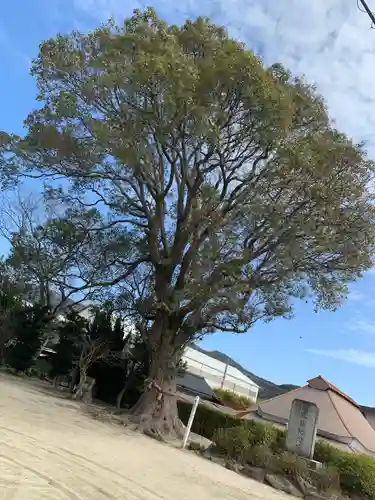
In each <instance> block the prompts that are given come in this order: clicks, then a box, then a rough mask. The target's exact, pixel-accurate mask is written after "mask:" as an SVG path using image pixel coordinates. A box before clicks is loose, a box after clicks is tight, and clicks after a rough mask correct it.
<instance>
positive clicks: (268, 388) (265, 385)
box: [193, 345, 298, 400]
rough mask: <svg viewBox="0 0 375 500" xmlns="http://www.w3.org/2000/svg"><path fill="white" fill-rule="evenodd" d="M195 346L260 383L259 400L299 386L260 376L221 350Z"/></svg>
mask: <svg viewBox="0 0 375 500" xmlns="http://www.w3.org/2000/svg"><path fill="white" fill-rule="evenodd" d="M193 347H194V349H196V350H197V351H199V352H202V353H203V354H206V355H207V356H210V357H211V358H213V359H217V360H218V361H221V362H222V363H228V364H229V365H230V366H233V368H237V370H239V371H240V372H241V373H243V374H244V375H245V376H246V377H249V378H250V379H251V380H252V381H253V382H255V383H256V384H257V385H259V388H260V389H259V396H258V400H262V399H270V398H274V397H275V396H279V395H280V394H284V393H285V392H289V391H291V390H293V389H297V388H298V385H293V384H280V385H277V384H274V383H273V382H270V381H269V380H266V379H264V378H262V377H258V375H255V373H252V372H250V371H249V370H246V368H244V367H243V366H242V365H240V364H239V363H237V362H236V361H234V359H232V358H230V357H229V356H227V355H226V354H224V353H222V352H220V351H207V350H205V349H202V347H199V346H197V345H194V346H193Z"/></svg>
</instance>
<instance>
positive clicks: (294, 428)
mask: <svg viewBox="0 0 375 500" xmlns="http://www.w3.org/2000/svg"><path fill="white" fill-rule="evenodd" d="M318 417H319V408H318V407H317V406H316V404H314V403H311V402H310V401H303V400H302V399H295V400H294V401H293V402H292V408H291V410H290V416H289V422H288V434H287V437H286V448H287V450H288V451H291V452H293V453H297V455H300V456H301V457H305V458H308V459H310V460H311V459H312V458H313V455H314V447H315V439H316V430H317V426H318Z"/></svg>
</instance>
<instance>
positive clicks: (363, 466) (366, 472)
mask: <svg viewBox="0 0 375 500" xmlns="http://www.w3.org/2000/svg"><path fill="white" fill-rule="evenodd" d="M314 458H315V459H316V460H321V461H322V462H323V463H325V464H327V465H329V466H332V467H334V468H335V469H336V470H337V471H338V473H339V476H340V485H341V488H342V490H343V491H345V492H347V493H349V494H357V495H360V496H364V497H368V498H371V499H375V459H373V458H371V457H368V456H366V455H360V454H357V453H348V452H344V451H341V450H338V449H336V448H334V447H333V446H331V445H329V444H328V443H324V442H322V441H318V442H317V443H316V448H315V455H314Z"/></svg>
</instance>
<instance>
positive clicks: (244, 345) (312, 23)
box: [0, 0, 375, 406]
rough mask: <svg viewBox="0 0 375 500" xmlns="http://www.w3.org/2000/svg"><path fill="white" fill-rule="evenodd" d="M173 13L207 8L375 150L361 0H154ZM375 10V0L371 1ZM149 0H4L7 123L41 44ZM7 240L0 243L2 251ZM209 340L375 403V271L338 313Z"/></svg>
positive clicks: (1, 97)
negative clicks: (297, 78) (318, 96)
mask: <svg viewBox="0 0 375 500" xmlns="http://www.w3.org/2000/svg"><path fill="white" fill-rule="evenodd" d="M147 4H149V5H152V6H153V7H155V8H156V9H157V10H158V12H159V14H160V15H161V16H162V17H164V18H166V19H167V20H168V21H173V22H181V21H182V20H183V19H185V18H186V17H195V16H196V15H209V16H210V17H211V18H213V20H214V21H215V22H217V23H220V24H222V25H225V26H226V27H227V28H228V30H229V32H230V34H231V35H232V36H235V37H237V38H238V39H241V40H243V41H245V42H246V43H247V44H248V46H249V47H250V48H252V49H253V50H255V51H256V52H257V53H258V54H260V55H262V57H263V58H264V59H265V61H266V62H267V63H271V62H274V61H281V62H283V63H284V64H286V65H287V66H289V68H290V69H292V70H293V71H294V72H296V73H304V74H305V75H306V76H307V78H308V80H310V81H311V82H314V83H316V85H317V87H318V89H319V90H320V91H321V93H322V94H323V95H324V96H325V98H326V100H327V103H328V107H329V111H330V113H331V116H332V117H333V118H334V119H335V121H336V122H337V125H338V126H339V127H340V128H341V129H342V130H343V131H345V132H346V133H348V134H350V135H351V136H353V137H354V138H355V139H361V140H365V141H366V144H367V147H368V149H369V152H370V155H371V156H372V157H373V158H375V139H374V131H375V93H374V91H373V77H374V69H373V68H374V65H375V31H373V30H370V23H369V20H368V18H367V17H366V16H365V15H364V14H362V13H360V12H359V11H358V10H357V7H356V0H314V1H311V0H278V1H275V0H199V1H196V0H191V1H189V0H180V2H175V1H172V0H157V1H154V2H153V3H151V2H147ZM369 4H370V6H371V7H373V9H374V10H375V0H369ZM371 4H373V5H371ZM145 5H146V4H144V3H143V2H132V1H128V2H124V1H120V0H64V1H63V0H48V1H47V0H34V1H33V2H30V1H26V0H12V1H9V0H4V2H3V5H2V15H1V19H0V65H1V66H0V67H1V78H0V130H7V131H13V132H18V133H20V132H22V122H23V119H24V118H25V117H26V115H27V113H28V112H29V111H30V110H31V109H32V107H33V106H34V103H35V100H34V96H35V85H34V82H33V80H32V78H31V77H30V76H29V68H30V63H31V60H32V58H33V57H35V56H36V55H37V53H38V46H39V43H40V42H41V41H42V40H43V39H46V38H49V37H51V36H54V35H55V34H56V33H58V32H67V31H71V30H72V29H80V30H87V29H90V28H93V27H95V26H97V25H98V24H99V23H100V22H101V21H105V20H106V19H107V18H108V17H109V16H110V15H113V16H114V17H115V18H117V19H121V18H123V17H124V16H127V15H129V14H130V13H131V11H132V10H133V9H134V8H136V7H144V6H145ZM2 248H5V247H4V246H3V247H1V246H0V250H1V249H2ZM203 345H204V346H205V347H207V348H210V349H218V350H221V351H223V352H226V353H227V354H229V355H230V356H232V357H233V358H235V359H236V360H237V361H239V362H241V363H242V364H243V365H244V366H246V367H247V368H248V369H250V370H251V371H253V372H255V373H256V374H258V375H260V376H263V377H265V378H268V379H270V380H273V381H275V382H277V383H287V382H288V383H295V384H303V383H304V382H305V381H306V380H307V379H309V378H312V377H314V376H315V375H318V374H322V375H324V376H325V377H326V378H328V379H330V380H331V381H332V382H334V383H335V384H336V385H338V386H339V387H340V388H341V389H342V390H344V391H346V392H348V393H349V394H350V395H351V396H352V397H353V398H355V399H356V400H357V401H358V402H359V403H362V404H367V405H374V406H375V393H374V391H373V379H374V376H375V272H370V273H368V274H367V276H365V278H364V279H362V280H361V281H360V282H358V283H356V284H355V285H354V286H353V287H352V290H351V293H350V296H349V299H348V301H347V303H346V304H345V305H344V306H343V307H342V308H341V309H340V310H339V311H337V312H335V313H327V312H319V313H314V312H313V311H312V306H311V305H308V304H304V303H303V304H298V306H297V308H296V314H295V318H294V319H292V320H290V321H285V320H278V321H274V322H273V323H269V324H266V325H262V324H259V325H256V326H255V327H254V328H253V330H252V331H250V332H249V333H248V334H247V335H242V336H231V335H229V334H225V335H224V334H217V335H213V336H211V337H209V338H207V339H206V340H205V341H204V343H203Z"/></svg>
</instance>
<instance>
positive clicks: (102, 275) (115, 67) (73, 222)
mask: <svg viewBox="0 0 375 500" xmlns="http://www.w3.org/2000/svg"><path fill="white" fill-rule="evenodd" d="M32 74H33V75H34V77H35V78H36V82H37V85H38V100H39V101H40V103H41V106H40V107H38V109H36V110H34V111H32V112H31V113H30V114H29V116H28V117H27V119H26V122H25V123H26V126H27V133H26V135H25V136H24V137H18V136H15V135H11V134H8V133H3V134H1V138H2V140H1V144H2V151H3V154H2V157H1V160H0V163H1V167H2V173H3V176H5V177H6V178H7V179H11V178H17V176H20V175H21V176H22V175H27V176H33V177H39V178H41V179H44V180H45V181H46V182H47V183H49V187H48V190H47V191H46V195H47V197H48V198H49V199H53V200H54V201H56V200H58V201H59V203H61V206H65V207H66V214H65V216H64V217H62V218H61V224H62V227H63V229H64V231H67V228H68V230H69V234H70V235H71V236H72V238H73V239H75V240H79V241H81V242H84V245H81V246H80V249H79V252H76V253H75V254H74V259H73V260H68V263H69V265H68V266H67V268H66V273H67V274H68V275H69V280H66V281H65V282H64V283H63V284H64V286H65V287H67V288H68V289H69V290H70V292H73V291H76V292H77V291H82V290H90V293H92V294H93V295H95V294H98V293H99V294H100V293H102V294H104V295H106V294H107V295H110V296H111V297H115V298H116V300H118V303H122V304H126V305H127V306H128V305H129V304H130V303H131V304H132V311H133V314H134V319H135V321H136V322H137V324H138V325H141V326H142V334H143V336H144V338H145V341H146V344H147V347H148V351H149V358H150V378H151V379H152V381H153V382H154V384H153V385H152V384H151V385H150V386H149V391H146V394H145V395H144V398H141V401H140V402H139V404H138V405H137V408H135V410H134V412H135V413H134V415H136V416H138V417H139V420H140V421H141V422H142V423H143V424H145V425H146V426H147V425H151V426H156V427H157V428H158V430H162V431H163V430H168V429H170V428H171V426H173V425H174V424H172V422H174V421H175V415H176V412H175V410H174V409H175V406H176V405H175V401H174V402H173V401H172V400H173V397H172V398H170V397H168V396H170V395H173V393H174V391H175V384H174V374H175V371H176V366H177V364H178V359H179V356H180V353H181V349H182V347H183V346H184V345H185V344H186V343H187V342H189V341H191V340H192V339H195V338H196V337H197V336H201V335H204V334H205V333H208V332H212V331H216V330H221V331H228V332H245V331H246V330H248V329H249V328H250V327H251V326H252V325H253V324H254V322H255V321H257V320H260V319H262V320H270V319H272V318H274V317H277V316H284V317H289V316H290V314H291V312H292V305H293V299H294V298H306V299H308V298H310V297H311V298H313V299H314V302H315V306H316V307H322V308H325V309H331V310H334V309H335V308H336V307H337V306H339V305H340V304H341V303H342V301H343V300H344V298H345V296H346V293H347V286H348V284H349V283H350V282H351V281H352V280H355V279H357V278H358V277H360V276H361V275H362V273H363V272H364V271H366V270H367V269H369V268H370V267H371V264H372V262H371V256H372V254H373V250H374V226H373V216H374V207H373V203H372V197H371V193H370V192H369V185H370V183H371V182H372V181H373V171H374V170H373V167H374V166H373V163H372V162H371V161H370V160H369V159H368V158H367V155H366V152H365V151H364V149H363V147H362V145H358V144H355V143H353V142H352V141H351V140H350V139H349V138H348V137H347V136H345V135H344V134H343V133H341V132H339V131H338V130H336V128H335V127H334V124H333V123H332V121H331V120H330V119H329V116H328V114H327V110H326V106H325V103H324V100H323V98H322V97H321V96H320V95H319V94H318V93H317V92H316V90H315V89H314V87H312V86H311V85H308V84H307V83H306V82H305V80H304V79H303V78H301V77H293V76H292V75H291V73H290V72H289V71H288V70H287V69H285V68H283V67H282V66H281V65H280V64H275V65H273V66H271V67H266V66H265V65H264V63H263V62H262V61H261V60H260V59H259V58H258V57H257V56H255V55H254V53H253V52H252V51H251V50H249V49H248V48H246V47H245V46H244V44H242V43H239V42H238V41H235V40H233V39H231V38H230V37H229V36H228V34H227V32H226V31H225V30H224V29H223V28H222V27H219V26H215V25H214V24H212V23H211V22H210V21H209V20H208V19H206V18H197V19H196V20H194V21H186V22H185V24H184V25H183V26H175V25H168V24H167V23H166V22H164V21H162V20H161V19H159V18H158V17H157V15H156V13H155V12H154V11H153V10H152V9H147V10H145V11H138V10H136V11H135V12H134V14H133V16H132V17H131V18H129V19H127V20H126V21H125V22H124V23H123V24H122V25H119V26H116V25H115V24H114V23H108V24H107V25H104V26H101V27H100V28H98V29H97V30H95V31H94V32H92V33H89V34H82V33H79V32H73V33H71V34H70V35H59V36H57V37H55V38H53V39H51V40H48V41H46V42H44V43H43V44H42V45H41V47H40V54H39V56H38V57H37V59H36V60H35V61H34V63H33V68H32ZM55 227H56V226H54V229H55ZM65 235H66V233H65ZM69 238H70V237H69ZM134 276H136V277H137V280H136V281H137V283H136V284H137V286H138V287H140V288H142V290H141V293H138V292H137V293H136V294H134V293H133V291H132V290H134V288H132V287H133V286H134ZM59 280H60V281H59ZM57 281H58V282H59V283H60V284H61V279H60V278H59V279H58V280H57ZM96 296H97V295H96ZM121 301H122V302H121ZM124 307H125V306H124ZM166 415H168V417H167V416H166Z"/></svg>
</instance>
